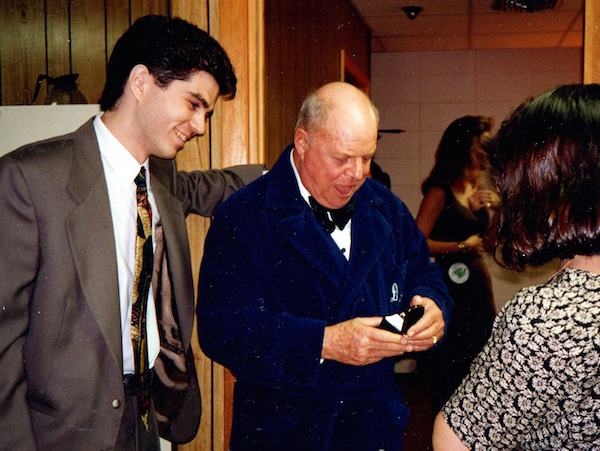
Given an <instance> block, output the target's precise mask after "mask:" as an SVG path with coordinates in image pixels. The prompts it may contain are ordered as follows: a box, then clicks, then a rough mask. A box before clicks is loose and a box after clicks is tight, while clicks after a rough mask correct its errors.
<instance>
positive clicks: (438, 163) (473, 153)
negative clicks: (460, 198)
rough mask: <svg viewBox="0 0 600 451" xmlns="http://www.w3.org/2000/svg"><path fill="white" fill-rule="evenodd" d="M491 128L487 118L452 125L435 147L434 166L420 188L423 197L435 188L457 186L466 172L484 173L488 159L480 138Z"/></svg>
mask: <svg viewBox="0 0 600 451" xmlns="http://www.w3.org/2000/svg"><path fill="white" fill-rule="evenodd" d="M491 128H492V118H491V117H487V116H464V117H461V118H459V119H456V120H455V121H454V122H452V123H451V124H450V125H449V126H448V128H447V129H446V131H445V132H444V134H443V136H442V139H441V141H440V144H439V145H438V149H437V152H436V154H435V165H434V166H433V169H432V170H431V173H430V174H429V177H427V178H426V179H425V181H424V182H423V185H422V186H421V191H422V192H423V194H427V192H428V191H429V190H430V189H431V188H433V187H434V186H444V185H450V184H452V183H454V182H456V181H457V180H458V179H459V178H461V177H462V176H463V175H464V173H465V169H469V168H471V169H484V168H485V167H486V165H487V157H486V155H485V152H484V151H483V150H482V149H481V146H480V143H481V136H482V135H483V134H484V133H486V132H489V131H490V130H491Z"/></svg>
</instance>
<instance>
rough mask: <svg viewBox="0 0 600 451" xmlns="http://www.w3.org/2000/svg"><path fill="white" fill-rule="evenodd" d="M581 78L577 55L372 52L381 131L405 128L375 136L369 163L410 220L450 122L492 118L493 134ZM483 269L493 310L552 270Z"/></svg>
mask: <svg viewBox="0 0 600 451" xmlns="http://www.w3.org/2000/svg"><path fill="white" fill-rule="evenodd" d="M582 79H583V75H582V51H581V49H517V50H473V51H459V52H414V53H374V54H372V56H371V83H372V84H371V86H372V90H371V94H372V98H373V101H374V102H375V105H376V106H377V107H378V108H379V110H380V113H381V124H380V128H382V129H386V128H388V129H389V128H401V129H403V130H406V132H405V133H401V134H399V135H393V134H384V135H382V138H381V140H380V141H379V150H378V151H377V155H376V157H375V160H376V161H377V162H378V163H379V165H380V166H381V167H382V169H383V170H384V171H386V172H387V173H389V174H390V177H391V179H392V190H393V191H394V192H395V193H396V194H397V195H398V196H400V198H401V199H402V200H403V201H404V202H405V203H406V204H407V205H408V207H409V208H410V210H411V212H412V213H413V215H416V214H417V211H418V209H419V205H420V203H421V199H422V195H421V183H422V182H423V180H424V179H425V178H426V177H427V176H428V175H429V172H430V171H431V168H432V167H433V163H434V156H435V151H436V148H437V145H438V143H439V140H440V138H441V137H442V133H443V132H444V130H445V129H446V127H447V126H448V125H449V124H450V122H452V121H453V120H454V119H457V118H459V117H461V116H464V115H468V114H470V115H480V114H481V115H486V116H493V117H494V119H495V128H494V130H497V129H498V127H499V126H500V123H501V122H502V120H504V119H505V118H506V117H507V116H508V114H509V113H510V112H511V111H512V110H513V109H514V108H515V107H517V106H518V105H519V104H520V103H522V102H523V101H524V100H526V99H527V97H529V96H531V95H536V94H540V93H542V92H544V91H545V90H547V89H549V88H552V87H554V86H556V85H558V84H563V83H581V82H582ZM488 263H489V265H488V266H489V267H490V272H492V277H493V284H494V293H495V297H496V305H497V307H500V306H501V305H503V304H504V303H505V302H506V301H507V300H508V299H509V298H510V297H512V295H513V294H514V293H515V292H516V291H517V289H519V288H520V287H523V286H525V285H530V284H533V283H539V282H543V281H545V280H546V279H547V277H548V276H549V274H551V273H552V271H553V269H554V264H552V265H548V266H547V267H545V268H541V269H537V270H528V271H527V272H526V273H525V274H524V275H519V276H516V275H513V274H510V273H508V272H507V271H504V270H502V269H501V268H499V267H498V266H497V265H496V264H495V263H493V262H492V261H491V259H490V261H489V262H488Z"/></svg>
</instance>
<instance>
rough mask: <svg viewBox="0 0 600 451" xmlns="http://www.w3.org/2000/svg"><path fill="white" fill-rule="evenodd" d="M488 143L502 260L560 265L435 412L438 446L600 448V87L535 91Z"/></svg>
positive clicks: (497, 329) (517, 265)
mask: <svg viewBox="0 0 600 451" xmlns="http://www.w3.org/2000/svg"><path fill="white" fill-rule="evenodd" d="M488 151H489V154H490V163H491V169H492V181H493V182H494V185H495V186H496V188H497V189H498V192H499V193H500V194H501V198H502V204H501V206H500V207H499V209H498V211H497V214H496V216H495V217H494V220H493V222H492V226H491V230H490V235H489V239H490V242H491V243H492V244H493V245H494V247H495V249H496V250H497V251H498V252H497V256H498V258H499V259H501V261H502V263H503V264H504V265H505V266H506V267H508V268H510V269H513V270H517V271H520V270H522V269H524V268H525V266H527V265H531V266H537V265H542V264H544V263H547V262H549V261H551V260H553V259H556V258H557V259H560V262H561V263H560V268H559V270H558V271H557V273H556V274H555V275H554V276H553V277H552V278H551V279H550V280H549V281H548V282H547V283H545V284H543V285H539V286H532V287H528V288H524V289H523V290H521V291H520V292H519V293H517V294H516V295H515V296H514V297H513V299H512V300H511V301H509V302H508V303H507V304H506V305H505V306H504V307H503V309H502V311H501V312H500V313H499V314H498V317H497V319H496V322H495V324H494V329H493V332H492V336H491V338H490V340H489V341H488V343H487V344H486V346H485V347H484V349H483V351H482V352H481V353H480V354H479V356H478V357H477V358H476V359H475V361H474V363H473V366H472V367H471V371H470V373H469V375H468V376H467V377H466V378H465V379H464V380H463V382H462V383H461V385H460V387H459V388H458V389H457V390H456V392H455V393H454V394H453V395H452V397H451V399H450V400H449V401H448V403H447V404H446V405H445V406H444V408H443V409H442V412H441V413H440V414H439V415H438V416H437V418H436V422H435V427H434V433H433V445H434V450H436V451H445V450H467V449H470V450H484V449H485V450H507V449H514V448H519V449H521V450H524V451H525V450H533V449H544V450H558V449H560V450H597V449H600V371H599V370H600V216H599V214H598V212H599V207H600V85H566V86H560V87H558V88H555V89H553V90H551V91H548V92H546V93H544V94H542V95H540V96H538V97H536V98H533V99H530V100H529V101H527V102H526V103H524V104H523V105H521V106H520V107H519V108H517V109H516V110H515V112H514V113H513V114H512V115H511V116H510V118H509V119H508V120H507V121H505V122H504V123H503V124H502V127H501V129H500V131H499V132H498V135H497V136H496V137H495V138H494V139H493V140H492V141H491V143H490V145H489V149H488Z"/></svg>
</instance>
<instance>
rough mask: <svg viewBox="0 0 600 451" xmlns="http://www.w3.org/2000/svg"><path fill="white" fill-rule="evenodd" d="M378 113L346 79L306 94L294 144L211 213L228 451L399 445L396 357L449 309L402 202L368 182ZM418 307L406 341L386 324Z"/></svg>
mask: <svg viewBox="0 0 600 451" xmlns="http://www.w3.org/2000/svg"><path fill="white" fill-rule="evenodd" d="M377 126H378V113H377V110H376V108H375V107H374V106H373V104H372V103H371V101H370V100H369V98H368V97H367V96H366V95H365V94H364V93H363V92H361V91H360V90H358V89H356V88H355V87H353V86H351V85H349V84H346V83H331V84H327V85H325V86H323V87H321V88H320V89H318V90H317V91H315V92H313V93H311V94H309V95H308V96H307V98H306V99H305V101H304V103H303V105H302V108H301V110H300V114H299V119H298V123H297V126H296V130H295V133H294V144H293V145H292V146H290V147H288V148H287V149H286V150H285V151H284V152H283V154H282V156H281V157H280V159H279V161H278V162H277V163H276V164H275V165H274V166H273V169H272V170H271V171H270V173H269V174H268V175H266V176H265V177H263V178H262V179H260V180H258V181H257V182H255V183H253V184H251V185H249V186H248V187H247V188H245V189H243V190H242V191H240V192H238V193H236V194H234V195H233V196H231V198H230V200H229V201H227V202H226V203H225V204H224V205H222V207H221V208H219V209H218V210H217V211H216V212H215V217H214V220H213V223H212V227H211V229H210V231H209V234H208V237H207V241H206V248H205V253H204V262H203V264H202V270H201V280H200V292H199V303H198V332H199V337H200V343H201V346H202V348H203V349H204V351H205V352H206V354H207V355H208V356H210V357H211V358H213V359H215V360H216V361H218V362H220V363H221V364H223V365H225V366H226V367H228V368H230V369H231V370H232V372H233V374H234V375H235V377H236V386H235V394H234V419H233V430H232V442H231V449H232V450H234V451H235V450H244V451H248V450H260V451H266V450H286V451H290V450H303V451H306V450H311V451H314V450H349V449H352V450H361V451H363V450H386V451H390V450H400V449H402V436H403V432H404V429H405V426H406V422H407V420H408V409H407V408H406V407H405V406H404V405H403V403H402V394H401V391H400V390H399V388H398V387H395V386H394V380H393V372H394V363H395V362H394V357H395V356H399V355H402V354H404V353H407V352H414V351H425V350H427V349H429V348H430V347H432V346H434V345H435V344H436V343H437V342H438V341H439V340H440V339H441V338H442V336H443V335H444V332H445V327H446V325H447V324H448V321H449V318H450V314H451V309H452V301H451V299H450V297H449V295H448V292H447V290H446V287H445V285H444V283H443V282H442V278H441V277H442V275H441V270H440V269H439V268H438V267H437V266H436V265H435V264H433V263H431V262H430V259H429V251H428V248H427V243H426V241H425V238H424V237H423V235H422V234H421V233H420V232H419V229H418V228H417V226H416V224H415V222H414V220H413V218H412V216H411V214H410V213H409V211H408V209H407V208H406V206H405V205H404V204H403V203H402V202H401V201H400V200H399V199H398V198H397V197H396V196H394V195H393V194H392V193H391V192H390V191H389V190H387V189H386V188H385V187H383V186H382V185H381V184H379V183H377V182H374V181H373V180H372V179H370V178H367V175H368V173H369V166H370V163H371V160H372V158H373V156H374V154H375V150H376V147H377ZM409 305H422V306H423V307H424V311H425V313H424V315H423V317H422V318H421V319H420V320H419V321H418V322H417V323H416V324H415V325H414V326H413V327H412V328H410V329H409V330H408V332H407V333H406V334H396V333H392V332H388V331H386V330H382V329H380V328H378V326H379V325H380V323H381V321H382V317H383V316H386V315H388V314H391V313H394V312H398V311H401V310H404V309H406V308H407V307H408V306H409Z"/></svg>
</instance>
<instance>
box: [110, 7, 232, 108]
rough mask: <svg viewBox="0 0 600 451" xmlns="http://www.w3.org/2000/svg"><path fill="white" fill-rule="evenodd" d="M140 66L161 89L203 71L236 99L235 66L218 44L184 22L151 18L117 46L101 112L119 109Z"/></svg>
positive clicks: (221, 91)
mask: <svg viewBox="0 0 600 451" xmlns="http://www.w3.org/2000/svg"><path fill="white" fill-rule="evenodd" d="M138 64H143V65H144V66H146V67H147V68H148V70H149V71H150V73H151V74H152V75H153V76H154V79H155V81H156V84H157V85H158V86H160V87H161V88H165V87H167V86H168V85H169V84H170V83H172V82H173V81H174V80H188V79H189V77H190V76H191V75H192V74H194V73H197V72H201V71H204V72H208V73H209V74H211V75H212V76H213V77H214V78H215V80H216V82H217V84H218V85H219V94H220V95H221V96H222V97H223V98H225V99H232V98H233V97H235V93H236V84H237V79H236V76H235V73H234V70H233V66H232V65H231V61H230V60H229V57H228V56H227V53H226V52H225V50H224V49H223V48H222V47H221V45H220V44H219V43H218V42H217V41H215V40H214V39H213V38H212V37H211V36H209V35H208V34H207V33H206V32H205V31H203V30H201V29H199V28H198V27H197V26H195V25H193V24H191V23H189V22H186V21H185V20H183V19H180V18H170V17H165V16H154V15H149V16H144V17H140V18H139V19H137V20H136V21H135V22H134V23H133V25H132V26H131V27H130V28H129V29H128V30H127V31H126V32H125V33H124V34H123V36H121V37H120V38H119V40H118V41H117V43H116V44H115V48H114V50H113V52H112V55H111V57H110V60H109V62H108V70H107V75H106V84H105V86H104V91H103V93H102V97H101V99H100V108H101V109H102V111H108V110H110V109H112V108H114V107H115V106H116V104H117V102H118V100H119V99H120V97H121V95H122V94H123V90H124V87H125V83H126V82H127V79H128V78H129V74H130V72H131V70H132V69H133V68H134V67H135V66H136V65H138Z"/></svg>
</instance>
